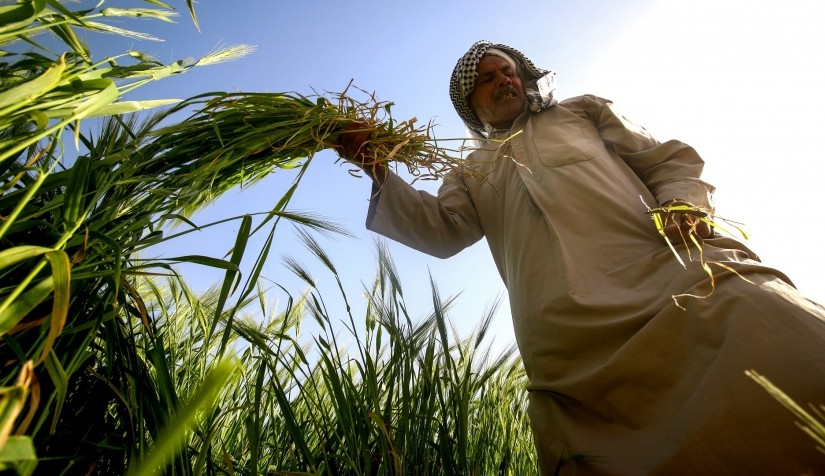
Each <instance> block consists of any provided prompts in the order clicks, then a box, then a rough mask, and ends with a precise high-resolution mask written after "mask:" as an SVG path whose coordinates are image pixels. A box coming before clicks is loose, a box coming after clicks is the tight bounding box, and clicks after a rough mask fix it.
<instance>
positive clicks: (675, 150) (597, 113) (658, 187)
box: [564, 95, 714, 242]
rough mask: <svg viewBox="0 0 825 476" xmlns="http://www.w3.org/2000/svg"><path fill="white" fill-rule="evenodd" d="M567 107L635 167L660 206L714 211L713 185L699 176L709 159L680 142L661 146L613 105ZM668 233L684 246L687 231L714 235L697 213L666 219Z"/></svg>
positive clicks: (581, 102) (592, 100)
mask: <svg viewBox="0 0 825 476" xmlns="http://www.w3.org/2000/svg"><path fill="white" fill-rule="evenodd" d="M564 105H565V107H567V108H568V109H570V110H571V111H573V112H575V113H577V114H579V115H580V116H582V117H584V116H586V117H587V118H588V119H590V120H591V121H592V123H593V124H594V125H595V126H596V128H597V129H598V130H599V134H600V136H601V137H602V140H603V141H604V143H605V145H606V146H607V147H608V148H610V149H611V150H612V151H613V152H614V153H616V155H618V156H619V157H620V158H621V159H622V160H623V161H624V162H625V163H626V164H627V165H628V167H630V168H631V169H632V170H633V171H634V172H635V173H636V175H637V176H638V177H639V178H640V179H641V180H642V182H643V183H644V184H645V185H646V186H647V188H648V189H649V190H650V191H651V193H652V194H653V196H654V197H656V200H657V202H658V203H657V204H655V205H658V206H661V207H664V208H666V207H667V206H669V205H689V206H693V207H696V208H697V209H702V210H705V211H707V212H708V213H712V211H713V207H712V204H711V194H712V193H713V191H714V187H713V186H712V185H710V184H708V183H707V182H705V181H703V180H702V179H701V178H700V177H701V174H702V169H703V168H704V161H703V160H702V158H701V157H700V156H699V154H698V153H697V152H696V151H695V150H694V149H693V148H692V147H690V146H689V145H687V144H685V143H683V142H679V141H676V140H670V141H667V142H663V143H662V142H659V141H657V140H656V139H654V138H653V137H652V136H651V135H650V134H649V133H648V132H647V131H646V130H645V129H644V128H643V127H641V126H639V125H637V124H635V123H633V122H632V121H630V120H628V119H627V118H626V117H624V116H623V115H622V114H621V113H619V112H618V111H616V109H615V108H614V107H613V103H612V102H611V101H609V100H607V99H603V98H599V97H597V96H591V95H587V96H582V97H579V98H575V99H573V100H571V101H570V102H567V101H565V103H564ZM665 224H666V226H665V230H664V231H665V234H666V235H667V237H668V238H669V239H670V240H671V241H674V242H682V241H683V240H684V239H685V238H686V235H685V233H688V232H691V231H692V232H693V233H694V234H695V235H696V236H698V237H700V238H708V237H710V236H712V234H713V230H712V228H711V227H710V226H709V225H707V223H704V222H702V221H699V220H698V219H697V217H696V216H695V215H692V214H685V213H680V212H673V213H671V214H668V215H667V216H666V217H665Z"/></svg>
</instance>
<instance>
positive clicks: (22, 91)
mask: <svg viewBox="0 0 825 476" xmlns="http://www.w3.org/2000/svg"><path fill="white" fill-rule="evenodd" d="M65 70H66V61H65V59H64V58H63V57H62V56H61V57H60V59H59V60H58V61H55V62H54V63H53V64H52V65H51V66H50V67H49V69H47V70H46V71H44V72H43V74H41V75H40V76H38V77H36V78H34V79H31V80H29V81H26V82H25V83H22V84H19V85H17V86H15V87H13V88H11V89H9V90H7V91H3V92H2V93H0V115H6V114H8V113H9V112H11V111H14V110H17V109H20V108H22V107H23V106H26V105H28V104H30V103H32V102H34V100H35V99H37V98H38V97H40V96H42V95H44V94H46V93H47V92H49V91H51V90H52V89H53V88H54V87H55V86H57V84H58V83H59V82H60V78H61V76H62V75H63V72H64V71H65Z"/></svg>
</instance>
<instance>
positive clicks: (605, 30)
mask: <svg viewBox="0 0 825 476" xmlns="http://www.w3.org/2000/svg"><path fill="white" fill-rule="evenodd" d="M111 3H112V4H115V3H116V2H111ZM820 4H821V0H789V1H787V2H782V4H781V5H779V2H774V1H771V2H768V1H760V0H750V1H744V0H729V1H725V2H717V1H712V0H696V1H691V2H684V1H677V0H660V1H654V0H632V1H622V2H613V1H608V0H603V1H599V0H580V1H549V0H544V1H528V2H519V1H511V2H490V1H483V0H480V1H473V2H470V1H464V0H459V1H447V0H438V1H416V2H412V1H408V2H391V1H386V0H385V1H348V2H344V1H321V0H317V1H310V0H306V1H285V0H284V1H276V0H244V1H219V0H209V1H203V2H200V3H198V4H197V5H196V9H197V13H198V17H199V20H200V25H201V31H200V32H198V31H197V30H196V29H195V28H194V27H193V26H192V24H191V21H189V19H188V18H187V16H186V9H185V6H184V2H182V1H179V2H177V3H175V5H179V6H180V8H181V16H180V17H179V18H178V24H176V25H166V24H160V23H157V22H139V23H137V24H130V25H129V26H131V27H133V28H135V29H141V30H144V31H151V32H153V33H155V34H157V35H158V36H160V37H162V38H165V40H166V41H164V42H162V43H147V42H140V43H136V42H127V41H121V40H107V41H110V43H109V44H107V47H109V48H112V50H113V51H124V50H125V49H128V48H130V47H131V48H134V49H139V50H142V51H146V52H148V53H152V54H154V55H155V56H157V57H158V58H160V59H162V60H165V61H171V60H175V59H178V58H181V57H186V56H193V57H197V56H201V55H203V54H205V53H207V52H208V51H210V50H212V49H214V48H216V47H217V46H220V45H232V44H238V43H246V44H253V45H256V46H257V51H256V52H255V53H254V54H253V55H252V56H250V57H247V58H245V59H242V60H240V61H236V62H232V63H227V64H224V65H217V66H209V67H204V68H200V69H196V70H193V71H191V72H189V73H187V74H185V75H181V76H179V77H173V78H169V79H166V80H163V81H160V82H158V83H156V84H154V85H151V86H149V87H145V88H143V89H141V90H140V91H138V92H137V94H135V95H134V96H132V98H166V97H175V98H185V97H189V96H193V95H195V94H198V93H202V92H207V91H295V92H298V93H302V94H312V93H313V90H316V91H340V90H342V89H343V88H345V87H346V85H347V84H348V83H349V82H350V80H352V81H353V82H354V84H355V85H356V86H358V87H360V88H363V89H365V90H368V91H374V92H375V94H376V96H377V97H378V99H380V100H386V101H393V102H394V103H395V106H394V108H393V114H394V116H395V117H396V118H400V119H407V118H409V117H417V118H418V119H419V121H427V120H430V119H432V120H434V121H435V122H436V123H437V124H438V126H437V127H436V129H435V132H434V134H435V135H436V136H437V137H462V136H464V135H465V132H464V129H463V125H462V124H461V122H460V121H459V119H458V117H457V116H456V114H455V112H454V111H453V109H452V106H451V104H450V101H449V96H448V94H447V88H448V81H449V75H450V72H451V70H452V67H453V65H454V64H455V61H456V60H457V59H458V58H459V57H460V56H461V55H462V54H463V53H464V52H465V51H466V49H467V48H468V47H469V46H470V45H471V44H472V43H473V42H475V41H476V40H480V39H487V40H490V41H493V42H497V43H505V44H508V45H510V46H512V47H515V48H517V49H519V50H521V51H523V52H524V53H525V54H526V55H527V56H528V57H530V58H531V59H533V61H534V62H535V63H536V64H537V65H539V66H540V67H543V68H547V69H553V70H555V71H556V72H557V73H558V79H559V94H560V96H561V97H569V96H573V95H578V94H583V93H592V94H596V95H599V96H602V97H607V98H610V99H612V100H613V101H614V102H616V104H618V105H619V107H620V108H621V109H622V110H623V111H624V112H625V115H627V116H628V117H629V118H631V119H633V120H635V121H636V122H638V123H640V124H642V125H644V126H645V127H646V128H647V129H648V130H649V131H650V132H651V133H653V134H654V136H656V137H657V138H659V139H660V140H668V139H671V138H675V139H679V140H683V141H685V142H687V143H689V144H691V145H693V146H694V147H695V148H696V149H697V150H698V151H699V153H700V154H701V155H702V156H703V157H704V158H705V161H706V162H707V164H708V165H707V172H708V180H709V181H710V182H712V183H713V184H714V185H716V186H717V188H718V191H717V194H716V199H717V209H718V211H719V214H720V215H721V216H723V217H726V218H730V219H734V220H737V221H741V222H743V223H744V227H745V228H746V229H747V230H748V231H749V232H750V233H751V234H752V239H751V240H750V244H751V246H752V247H753V248H754V250H755V251H756V252H757V253H758V254H759V255H760V256H761V257H762V258H763V260H764V261H765V262H766V263H767V264H770V265H774V266H776V267H778V268H779V269H781V270H783V271H785V272H786V273H787V274H788V275H789V276H790V277H791V279H793V280H794V282H795V283H796V284H797V285H798V286H799V287H800V289H802V290H803V292H804V293H805V294H806V295H808V296H809V297H811V298H814V299H815V300H817V301H819V302H825V277H823V274H822V271H821V270H822V269H823V268H825V258H823V253H822V251H821V250H819V248H818V247H819V246H820V244H821V241H822V239H821V236H822V235H823V234H824V233H825V225H823V220H822V219H820V218H819V214H820V212H819V210H818V209H819V203H820V201H821V198H820V191H821V189H822V182H823V176H825V172H824V171H823V169H822V167H821V165H820V164H821V163H822V162H823V159H825V157H824V156H825V152H823V149H822V148H821V141H822V138H823V134H822V132H821V130H820V125H819V118H820V116H821V111H823V107H825V100H824V99H823V97H822V93H821V91H820V89H819V88H820V86H821V84H822V78H823V75H824V74H825V59H823V58H825V54H823V51H822V49H823V45H825V32H823V29H822V28H821V25H823V24H825V9H823V7H822V6H820ZM90 41H92V42H93V45H94V44H95V43H94V42H96V41H99V38H96V37H95V38H91V39H90ZM92 49H93V51H96V50H97V49H96V48H94V47H93V48H92ZM335 160H336V156H335V155H334V154H332V153H329V152H324V153H321V154H319V155H317V156H316V157H315V159H314V160H313V163H312V165H311V167H310V171H309V174H308V176H307V177H306V178H305V180H304V181H303V183H302V184H301V187H300V188H299V191H298V193H297V195H296V197H295V198H294V200H293V202H292V207H291V208H293V209H295V210H300V211H307V212H312V213H315V214H320V215H323V216H325V217H328V218H329V219H331V220H333V221H335V222H337V223H339V224H341V225H343V226H344V227H346V228H347V229H349V230H350V231H352V232H353V233H355V234H356V238H339V239H336V240H322V243H323V244H324V246H325V247H326V248H327V249H328V251H329V252H330V255H331V256H332V258H333V260H334V261H335V262H336V263H337V264H338V266H339V269H340V271H341V273H342V275H343V277H344V278H345V280H347V282H348V283H349V285H350V286H351V288H352V289H350V290H349V291H350V292H351V293H352V295H358V293H359V292H360V290H361V284H360V283H365V284H367V285H368V284H369V282H370V280H371V279H372V276H373V274H374V268H375V258H374V247H373V240H374V238H375V236H374V235H372V234H371V233H369V232H367V231H366V230H365V229H364V217H365V215H366V209H367V199H368V196H369V189H370V184H369V182H368V180H366V179H356V178H353V177H352V176H351V175H350V174H349V173H348V167H346V166H343V165H340V164H335ZM291 179H292V176H291V175H289V174H287V173H283V174H281V173H276V174H273V175H272V176H271V177H270V178H268V179H266V180H265V181H263V182H261V183H259V184H258V185H256V186H254V187H252V188H249V189H245V190H242V191H240V190H239V191H236V192H232V193H229V194H227V196H225V197H224V198H223V199H221V200H220V201H219V202H218V203H216V204H215V205H213V206H211V207H209V208H208V209H206V210H204V211H203V212H202V213H200V214H199V215H197V216H196V217H195V219H196V221H197V222H198V223H207V222H210V221H213V220H215V219H218V218H224V217H227V216H235V215H238V214H240V213H245V212H260V211H265V210H267V209H269V208H270V207H272V206H273V205H274V204H275V202H276V201H277V200H278V198H280V196H281V195H282V192H283V191H284V190H285V188H286V187H287V186H288V184H289V183H290V181H291ZM421 186H422V188H425V189H427V190H432V191H434V190H435V189H436V187H437V184H436V183H432V182H427V183H421ZM235 231H236V228H234V226H232V225H230V226H227V227H225V228H223V229H220V230H214V231H213V232H209V233H202V234H195V235H197V236H195V235H188V238H187V239H186V241H185V242H179V243H170V245H169V246H168V247H167V248H165V249H163V250H157V251H156V253H161V252H162V253H164V254H166V255H167V256H172V255H174V254H175V253H181V254H183V253H184V252H185V254H191V253H193V252H201V253H203V254H209V255H212V256H220V255H221V254H222V253H223V252H224V251H225V250H227V249H228V248H229V247H230V246H231V245H232V240H233V238H234V232H235ZM278 235H279V236H278V239H277V247H278V249H277V250H275V251H274V252H273V254H272V257H271V259H270V263H269V264H268V265H267V268H266V270H265V273H264V274H265V276H266V277H267V279H269V280H272V281H274V282H279V283H284V284H287V287H288V289H291V290H295V291H299V290H300V289H299V288H296V287H294V286H295V285H291V284H290V283H293V282H294V281H291V280H290V278H289V277H288V274H287V272H286V271H285V270H284V268H283V266H282V264H281V262H280V260H279V259H278V257H279V256H280V255H294V256H297V257H298V258H299V259H300V260H301V261H305V260H306V261H305V262H306V264H308V265H310V264H311V262H310V261H309V259H308V258H305V256H306V255H305V254H304V253H303V252H302V251H301V249H300V247H299V246H298V245H297V243H296V240H295V239H294V237H293V236H292V233H291V230H290V229H289V228H288V227H285V228H282V229H281V230H280V231H279V232H278ZM389 245H390V249H391V251H392V253H393V256H394V258H395V260H396V264H397V266H398V270H399V272H400V274H401V277H402V280H403V282H404V284H405V286H406V287H407V293H408V294H407V298H408V300H409V301H411V302H417V303H416V306H414V312H417V313H419V314H422V313H424V312H426V311H427V310H428V309H429V306H430V297H429V296H430V292H429V276H430V274H432V276H433V278H434V279H435V281H436V282H437V283H438V286H439V288H440V290H441V294H442V296H449V295H453V294H458V293H462V294H461V296H460V297H459V298H458V301H457V306H456V308H455V311H454V312H453V313H452V318H453V319H454V320H455V321H456V324H457V327H458V329H459V331H460V332H461V333H462V334H466V333H468V332H469V331H470V330H471V329H472V328H473V326H474V325H475V321H476V320H477V319H478V317H479V316H481V314H482V311H483V310H484V308H485V307H486V306H487V305H489V304H490V303H491V302H492V301H493V299H494V298H495V297H496V296H499V295H504V292H505V290H504V288H503V286H502V284H501V280H500V278H499V277H498V275H497V274H496V270H495V267H494V265H493V263H492V260H491V258H490V256H489V252H488V250H487V248H486V243H484V242H481V243H479V244H477V245H475V246H473V247H471V248H469V249H467V250H465V251H464V252H462V253H460V254H459V255H458V256H456V257H453V258H451V259H448V260H439V259H436V258H431V257H428V256H425V255H423V254H420V253H418V252H415V251H412V250H409V249H406V248H404V247H403V246H401V245H399V244H396V243H392V242H390V244H389ZM316 268H317V269H320V267H316ZM186 273H187V276H189V277H190V281H191V282H192V284H194V285H195V286H196V287H203V286H205V285H207V284H211V283H212V282H214V281H216V280H217V279H219V278H220V274H219V273H210V272H207V270H202V269H198V270H192V269H189V268H186ZM317 277H318V278H325V275H323V273H321V272H319V273H318V276H317ZM320 281H322V285H323V281H324V279H320ZM326 284H327V285H329V284H332V283H331V282H327V283H326ZM416 307H417V309H416ZM509 326H510V323H509V311H508V310H507V302H506V299H505V301H504V303H503V307H502V311H501V312H500V313H499V317H498V319H497V320H496V323H495V331H496V333H497V334H498V337H497V342H499V343H505V342H509V341H510V340H512V333H511V331H510V328H509Z"/></svg>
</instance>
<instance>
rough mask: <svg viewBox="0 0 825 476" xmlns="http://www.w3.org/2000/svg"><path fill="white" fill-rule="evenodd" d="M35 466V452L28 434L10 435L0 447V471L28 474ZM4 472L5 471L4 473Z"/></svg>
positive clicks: (24, 475) (19, 474)
mask: <svg viewBox="0 0 825 476" xmlns="http://www.w3.org/2000/svg"><path fill="white" fill-rule="evenodd" d="M36 467H37V453H35V451H34V444H33V443H32V439H31V438H30V437H28V436H12V437H9V440H8V441H7V442H6V445H5V446H4V447H3V448H2V449H0V471H4V472H5V471H14V473H15V474H17V475H18V476H29V475H31V474H33V473H34V469H35V468H36ZM4 474H5V473H4Z"/></svg>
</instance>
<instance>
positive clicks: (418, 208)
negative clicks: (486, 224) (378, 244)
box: [336, 124, 483, 258]
mask: <svg viewBox="0 0 825 476" xmlns="http://www.w3.org/2000/svg"><path fill="white" fill-rule="evenodd" d="M371 133H372V130H370V129H369V128H368V127H366V126H365V125H363V124H361V125H353V127H352V128H351V129H350V131H348V132H345V133H344V134H342V135H341V137H340V138H339V146H338V147H337V148H336V149H337V150H338V153H339V155H341V156H342V157H343V158H345V159H346V160H348V161H350V162H351V163H353V164H355V165H357V166H358V167H360V168H361V169H362V170H363V171H364V173H365V174H367V175H368V176H369V177H370V178H371V179H372V181H373V187H372V196H371V199H370V206H369V211H368V214H367V229H369V230H371V231H374V232H376V233H380V234H382V235H384V236H386V237H388V238H391V239H393V240H395V241H398V242H400V243H403V244H405V245H407V246H409V247H411V248H413V249H416V250H418V251H421V252H423V253H427V254H429V255H432V256H436V257H439V258H447V257H449V256H452V255H454V254H456V253H458V252H459V251H461V250H463V249H464V248H466V247H468V246H470V245H472V244H473V243H475V242H477V241H478V240H479V239H481V237H482V236H483V231H482V229H481V225H480V223H479V219H478V215H477V214H476V211H475V207H474V206H473V203H472V200H471V198H470V195H469V193H468V192H467V190H466V188H465V187H464V186H463V181H461V180H460V179H459V178H453V179H451V180H445V181H444V183H443V184H442V186H441V187H440V189H439V193H438V196H433V195H431V194H429V193H427V192H423V191H418V190H415V189H414V188H413V187H412V186H411V185H410V184H408V183H406V182H405V181H404V180H403V179H401V178H400V177H398V176H397V175H396V174H394V173H393V172H391V171H390V170H389V169H388V168H387V166H386V165H385V164H384V163H378V162H376V161H374V160H370V159H368V158H367V157H368V155H367V154H364V151H365V147H366V144H367V143H368V141H369V137H370V135H371Z"/></svg>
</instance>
